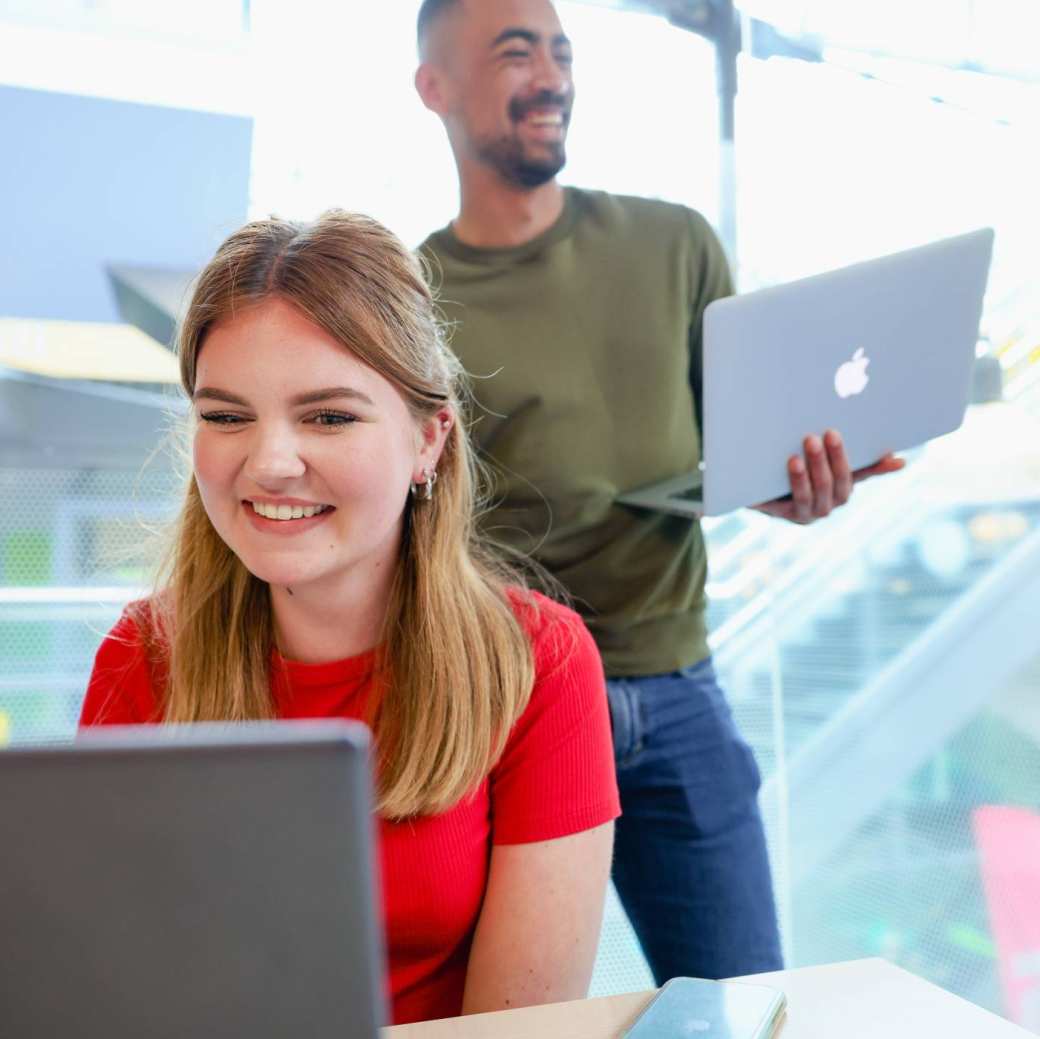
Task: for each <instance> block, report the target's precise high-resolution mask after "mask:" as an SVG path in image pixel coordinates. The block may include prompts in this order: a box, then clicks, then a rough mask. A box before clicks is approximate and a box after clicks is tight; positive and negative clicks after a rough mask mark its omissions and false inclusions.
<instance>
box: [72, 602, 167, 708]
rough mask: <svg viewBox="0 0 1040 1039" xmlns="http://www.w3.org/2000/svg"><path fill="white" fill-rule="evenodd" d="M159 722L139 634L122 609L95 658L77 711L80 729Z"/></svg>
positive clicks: (134, 624)
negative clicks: (78, 712) (85, 690)
mask: <svg viewBox="0 0 1040 1039" xmlns="http://www.w3.org/2000/svg"><path fill="white" fill-rule="evenodd" d="M157 721H159V709H158V704H157V700H156V696H155V692H154V690H153V688H152V676H151V669H150V668H149V666H148V657H147V653H146V652H145V647H144V642H143V640H142V638H141V632H140V630H139V629H138V627H137V624H136V622H135V621H134V619H133V617H132V616H131V614H130V610H129V609H127V610H124V611H123V615H122V616H121V617H120V618H119V620H118V621H117V622H116V625H115V627H114V628H113V629H112V630H111V631H110V632H109V633H108V634H107V635H106V636H105V639H104V641H103V642H102V643H101V645H100V646H99V647H98V651H97V655H96V656H95V657H94V670H93V671H92V672H91V675H90V683H89V684H88V685H87V695H86V696H85V697H84V699H83V707H82V709H81V710H80V715H79V724H80V728H86V727H87V726H91V725H144V724H148V723H150V722H157Z"/></svg>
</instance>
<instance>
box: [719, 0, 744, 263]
mask: <svg viewBox="0 0 1040 1039" xmlns="http://www.w3.org/2000/svg"><path fill="white" fill-rule="evenodd" d="M717 18H718V22H717V26H718V31H717V32H716V33H715V34H714V38H715V59H716V60H715V77H716V85H717V88H718V95H719V237H720V238H721V239H722V244H723V247H724V248H725V250H726V253H727V254H728V256H729V262H730V266H731V267H732V268H733V271H734V275H736V272H737V261H738V257H737V164H736V99H737V55H738V54H739V53H740V17H739V15H738V14H737V12H736V11H735V10H734V8H733V0H719V3H718V7H717Z"/></svg>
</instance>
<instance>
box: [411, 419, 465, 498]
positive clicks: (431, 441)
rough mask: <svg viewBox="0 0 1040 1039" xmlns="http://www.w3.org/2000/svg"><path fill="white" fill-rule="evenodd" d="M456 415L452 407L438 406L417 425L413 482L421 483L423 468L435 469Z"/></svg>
mask: <svg viewBox="0 0 1040 1039" xmlns="http://www.w3.org/2000/svg"><path fill="white" fill-rule="evenodd" d="M455 422H456V416H455V411H454V409H453V408H450V407H447V406H445V407H443V408H440V409H439V410H438V411H437V412H436V413H435V414H433V415H431V416H430V417H429V418H428V419H426V420H425V421H424V422H423V423H422V425H421V426H420V427H419V454H418V457H417V458H416V460H415V473H413V483H421V482H422V480H421V478H420V474H421V473H422V471H423V470H424V469H426V470H431V471H436V469H437V463H438V462H439V461H440V457H441V452H442V451H443V450H444V445H445V443H446V442H447V440H448V434H450V433H451V427H452V426H454V425H455Z"/></svg>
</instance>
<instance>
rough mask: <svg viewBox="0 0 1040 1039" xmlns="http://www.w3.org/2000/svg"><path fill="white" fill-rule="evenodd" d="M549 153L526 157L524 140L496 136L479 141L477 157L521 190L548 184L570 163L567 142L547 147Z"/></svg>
mask: <svg viewBox="0 0 1040 1039" xmlns="http://www.w3.org/2000/svg"><path fill="white" fill-rule="evenodd" d="M546 148H547V149H548V150H549V154H548V155H547V156H545V157H544V158H541V159H533V158H531V157H530V156H528V155H525V154H524V144H523V141H521V140H519V139H518V138H517V137H496V138H493V139H485V140H483V141H478V142H477V155H478V156H479V158H480V160H481V162H483V163H485V164H486V165H488V166H490V167H491V168H492V169H493V170H495V172H496V173H498V175H499V176H500V177H502V179H503V180H505V181H506V182H507V183H509V184H514V185H516V186H517V187H520V188H538V187H541V186H542V185H543V184H547V183H548V182H549V181H550V180H552V179H553V177H555V176H556V174H557V173H559V172H560V170H562V169H563V167H564V165H565V164H566V162H567V154H566V151H565V149H564V145H563V142H562V141H560V142H558V143H552V144H547V145H546Z"/></svg>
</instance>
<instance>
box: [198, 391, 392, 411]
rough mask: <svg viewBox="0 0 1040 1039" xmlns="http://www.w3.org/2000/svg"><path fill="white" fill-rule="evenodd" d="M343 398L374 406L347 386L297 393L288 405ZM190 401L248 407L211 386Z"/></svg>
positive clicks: (366, 396) (366, 398)
mask: <svg viewBox="0 0 1040 1039" xmlns="http://www.w3.org/2000/svg"><path fill="white" fill-rule="evenodd" d="M344 398H345V399H347V400H356V401H360V402H361V403H362V404H368V405H369V406H370V407H371V406H374V404H373V401H372V398H371V397H369V395H368V394H367V393H362V392H361V390H355V389H352V388H351V387H349V386H329V387H327V388H326V389H322V390H308V391H307V392H306V393H298V394H296V396H295V397H292V398H290V400H289V403H290V404H292V405H293V406H294V407H299V406H300V405H303V404H321V403H322V402H324V401H329V400H342V399H344ZM192 400H195V401H199V400H219V401H223V402H224V403H225V404H237V405H238V406H239V407H242V408H248V407H249V401H247V400H246V399H245V398H244V397H240V396H239V395H238V394H237V393H232V392H231V391H230V390H221V389H218V388H216V387H212V386H203V387H202V388H201V389H198V390H196V391H195V393H194V394H193V395H192Z"/></svg>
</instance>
